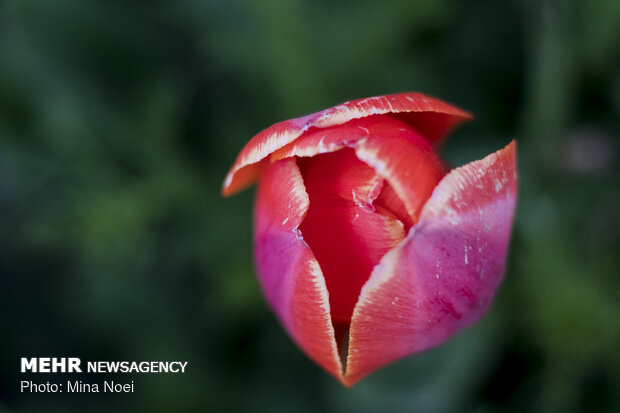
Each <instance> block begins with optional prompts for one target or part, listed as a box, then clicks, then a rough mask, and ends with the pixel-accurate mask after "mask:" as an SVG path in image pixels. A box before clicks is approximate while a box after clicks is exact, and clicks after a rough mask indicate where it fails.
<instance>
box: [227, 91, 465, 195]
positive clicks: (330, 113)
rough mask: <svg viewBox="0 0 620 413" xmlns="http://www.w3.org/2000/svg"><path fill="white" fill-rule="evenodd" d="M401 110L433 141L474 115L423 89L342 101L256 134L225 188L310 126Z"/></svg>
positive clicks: (240, 183)
mask: <svg viewBox="0 0 620 413" xmlns="http://www.w3.org/2000/svg"><path fill="white" fill-rule="evenodd" d="M388 113H393V114H400V115H398V116H400V117H402V119H403V120H405V121H406V122H408V123H409V124H411V125H412V126H414V127H415V128H416V129H418V130H419V131H420V132H421V133H423V134H424V136H425V137H426V138H427V139H428V140H429V141H431V142H436V141H438V140H439V139H441V137H443V136H444V135H445V134H446V133H447V132H448V131H449V130H450V128H452V127H453V126H455V125H456V124H458V123H460V122H462V121H464V120H466V119H469V118H471V116H470V115H469V114H468V113H466V112H463V111H462V110H460V109H457V108H455V107H453V106H450V105H448V104H447V103H444V102H442V101H440V100H438V99H435V98H431V97H428V96H425V95H422V94H420V93H400V94H395V95H385V96H377V97H371V98H365V99H358V100H352V101H349V102H345V103H343V104H341V105H338V106H335V107H333V108H329V109H326V110H323V111H321V112H316V113H313V114H311V115H307V116H303V117H300V118H295V119H291V120H287V121H284V122H280V123H277V124H275V125H273V126H271V127H269V128H267V129H265V130H264V131H262V132H260V133H259V134H258V135H256V136H254V138H252V140H250V142H248V144H247V145H246V146H245V147H244V148H243V150H242V151H241V153H239V156H238V157H237V160H236V161H235V164H234V165H233V167H232V168H231V170H230V171H229V173H228V175H227V176H226V179H225V181H224V187H223V189H222V192H223V193H224V195H231V194H233V193H235V192H237V191H240V190H241V189H243V188H244V187H246V186H247V185H249V184H251V183H252V182H253V181H254V180H255V179H256V177H257V176H258V172H259V170H260V168H259V167H256V166H254V167H251V168H249V169H248V170H246V168H248V167H249V166H252V165H256V164H258V163H261V164H262V163H265V162H264V160H265V159H266V158H267V157H268V156H269V155H270V154H271V153H272V152H274V151H276V150H278V149H280V148H282V147H284V146H285V145H287V144H289V143H291V142H293V141H294V140H295V139H297V138H298V137H300V136H301V135H302V134H303V133H305V132H306V131H308V130H309V129H310V128H327V127H330V126H335V125H341V124H343V123H346V122H348V121H350V120H352V119H358V118H364V117H366V116H370V115H383V114H388Z"/></svg>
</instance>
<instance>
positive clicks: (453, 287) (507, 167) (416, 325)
mask: <svg viewBox="0 0 620 413" xmlns="http://www.w3.org/2000/svg"><path fill="white" fill-rule="evenodd" d="M515 163H516V160H515V143H514V142H512V143H510V144H509V145H508V146H507V147H506V148H504V149H502V150H500V151H498V152H496V153H494V154H491V155H489V156H487V157H486V158H484V159H483V160H480V161H475V162H471V163H469V164H467V165H465V166H463V167H461V168H457V169H455V170H453V171H451V172H450V173H449V174H448V175H447V176H446V177H445V178H444V179H443V180H442V181H441V182H440V183H439V185H438V186H437V188H436V189H435V191H434V192H433V195H432V196H431V198H430V199H429V200H428V202H427V203H426V204H425V206H424V208H423V210H422V213H421V216H420V220H419V222H418V223H417V225H416V226H415V227H414V228H413V230H412V231H410V233H409V235H408V236H407V238H406V239H405V240H404V241H403V242H402V243H401V244H400V245H399V246H398V247H396V248H394V249H393V250H391V251H390V252H389V253H388V254H386V255H385V256H384V257H383V259H382V260H381V262H380V263H379V265H377V267H375V269H374V270H373V273H372V274H371V276H370V279H369V280H368V282H367V283H366V284H365V285H364V288H363V289H362V292H361V294H360V300H359V302H358V303H357V306H356V307H355V310H354V313H353V319H352V323H351V330H350V341H349V353H348V359H347V371H346V375H345V382H346V383H348V384H352V383H354V382H355V381H357V380H359V379H360V378H362V377H364V376H365V375H367V374H368V373H370V372H371V371H373V370H375V369H377V368H379V367H381V366H383V365H385V364H387V363H389V362H391V361H393V360H395V359H397V358H400V357H403V356H406V355H409V354H412V353H415V352H418V351H422V350H425V349H427V348H429V347H432V346H435V345H437V344H439V343H440V342H442V341H443V340H445V339H446V338H448V337H449V336H451V335H452V334H454V333H455V332H457V331H458V330H460V329H462V328H463V327H465V326H467V325H469V324H471V323H472V322H474V321H475V320H476V319H478V318H479V317H480V316H481V315H482V314H483V313H484V311H485V309H486V308H487V306H488V305H489V303H490V301H491V298H492V297H493V295H494V293H495V290H496V288H497V286H498V284H499V282H500V280H501V276H502V273H503V271H504V261H505V258H506V250H507V246H508V240H509V237H510V232H511V224H512V217H513V213H514V206H515V200H516V164H515Z"/></svg>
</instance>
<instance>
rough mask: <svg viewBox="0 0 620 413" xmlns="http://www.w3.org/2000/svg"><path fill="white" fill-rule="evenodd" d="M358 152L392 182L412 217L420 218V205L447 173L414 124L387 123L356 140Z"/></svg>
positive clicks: (415, 220)
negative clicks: (397, 124)
mask: <svg viewBox="0 0 620 413" xmlns="http://www.w3.org/2000/svg"><path fill="white" fill-rule="evenodd" d="M401 125H402V124H401ZM355 153H356V155H357V157H358V158H359V159H361V160H362V161H364V162H365V163H366V164H368V165H370V166H372V167H373V168H374V169H375V171H377V173H378V174H379V175H381V176H383V178H385V179H386V180H387V181H388V182H389V183H390V185H391V186H392V188H393V189H394V191H395V192H396V194H397V195H398V197H399V198H400V199H401V200H402V202H403V204H404V206H405V209H406V210H407V213H408V215H409V217H410V218H411V221H412V222H413V223H415V222H417V220H418V214H419V212H420V209H421V208H422V206H423V205H424V203H425V202H426V200H427V199H428V197H429V196H430V195H431V193H432V192H433V189H434V188H435V187H436V186H437V183H438V182H439V181H440V180H441V178H442V177H443V176H444V174H445V172H444V168H443V166H442V165H441V162H440V160H439V158H437V155H436V154H435V151H434V150H433V147H432V146H431V144H430V143H429V142H428V141H427V140H426V139H424V138H423V137H422V135H420V134H419V133H417V132H416V131H415V130H413V129H411V128H408V127H404V126H400V127H394V125H392V124H390V123H385V124H382V125H381V127H377V128H375V129H374V130H373V133H372V134H371V135H370V136H369V137H367V138H365V139H362V140H360V141H358V142H356V144H355ZM388 195H389V194H388Z"/></svg>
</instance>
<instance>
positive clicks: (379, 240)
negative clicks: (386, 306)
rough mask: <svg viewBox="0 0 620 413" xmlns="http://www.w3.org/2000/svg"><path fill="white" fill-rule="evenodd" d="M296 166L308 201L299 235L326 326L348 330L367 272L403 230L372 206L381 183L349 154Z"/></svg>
mask: <svg viewBox="0 0 620 413" xmlns="http://www.w3.org/2000/svg"><path fill="white" fill-rule="evenodd" d="M298 162H299V165H300V170H301V173H302V176H303V179H304V184H305V186H306V191H307V193H308V195H309V197H310V208H309V210H308V214H307V215H306V218H305V219H304V221H303V223H302V224H301V226H300V230H301V232H302V235H303V238H304V240H305V241H306V243H307V244H308V245H309V246H310V248H311V249H312V252H313V253H314V255H315V256H316V258H317V260H318V261H319V263H320V265H321V269H322V271H323V275H324V277H325V282H326V284H327V289H328V291H329V298H330V308H331V316H332V320H333V321H334V323H342V324H346V325H348V324H349V322H350V320H351V314H352V313H353V307H354V306H355V303H356V302H357V299H358V296H359V293H360V290H361V289H362V286H363V285H364V283H365V282H366V281H367V280H368V277H370V273H371V271H372V269H373V267H374V266H375V265H376V264H378V263H379V261H380V260H381V257H383V256H384V255H385V253H386V252H388V251H389V250H390V249H392V248H393V247H395V246H396V245H397V244H398V243H399V242H400V241H401V240H402V239H403V238H404V236H405V233H404V229H403V224H402V223H401V222H400V221H399V220H398V219H397V218H396V217H394V215H393V214H391V213H390V212H389V211H387V210H386V209H384V208H378V207H375V206H374V205H373V201H374V200H375V199H376V198H377V196H378V195H379V193H380V191H381V187H382V186H383V178H381V177H380V176H378V175H377V174H376V172H375V171H374V169H372V168H371V167H369V166H368V165H366V164H365V163H363V162H362V161H360V160H359V159H357V157H356V156H355V152H354V151H353V150H352V149H343V150H340V151H337V152H334V153H329V154H325V155H317V156H315V157H313V158H306V159H300V160H299V161H298Z"/></svg>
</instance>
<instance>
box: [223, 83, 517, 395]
mask: <svg viewBox="0 0 620 413" xmlns="http://www.w3.org/2000/svg"><path fill="white" fill-rule="evenodd" d="M469 118H470V115H468V114H467V113H465V112H463V111H461V110H459V109H457V108H455V107H453V106H450V105H448V104H446V103H444V102H441V101H439V100H437V99H434V98H431V97H428V96H424V95H422V94H419V93H402V94H397V95H386V96H379V97H372V98H367V99H361V100H354V101H351V102H347V103H344V104H342V105H338V106H335V107H333V108H330V109H326V110H323V111H321V112H317V113H314V114H311V115H308V116H303V117H301V118H296V119H291V120H287V121H284V122H281V123H278V124H275V125H273V126H271V127H269V128H267V129H266V130H264V131H262V132H261V133H259V134H258V135H256V136H255V137H254V138H253V139H252V140H251V141H250V142H249V143H248V144H247V145H246V146H245V148H243V150H242V151H241V153H240V154H239V156H238V157H237V160H236V162H235V164H234V165H233V167H232V169H231V170H230V172H229V173H228V176H227V177H226V181H225V183H224V187H223V193H224V194H225V195H230V194H232V193H235V192H237V191H239V190H241V189H243V188H244V187H246V186H247V185H249V184H251V183H252V182H254V181H255V180H258V181H259V189H258V193H257V198H256V206H255V217H254V222H255V237H254V242H255V245H254V248H255V260H256V266H257V270H258V275H259V278H260V283H261V285H262V288H263V290H264V293H265V296H266V298H267V300H268V302H269V304H270V306H271V307H272V308H273V310H274V311H275V313H276V314H277V316H278V318H279V319H280V321H281V322H282V324H283V325H284V327H285V329H286V330H287V331H288V333H289V334H290V335H291V337H292V338H293V339H294V340H295V341H296V342H297V344H298V345H299V346H300V347H301V348H302V349H303V350H304V351H305V352H306V353H307V354H308V356H310V357H311V358H312V359H313V360H314V361H315V362H316V363H318V364H319V365H321V366H322V367H323V368H324V369H325V370H327V371H328V372H329V373H331V374H332V375H333V376H335V377H336V378H337V379H338V380H340V381H341V382H342V383H344V384H345V385H351V384H353V383H354V382H356V381H357V380H359V379H361V378H362V377H364V376H366V375H367V374H369V373H370V372H372V371H373V370H375V369H377V368H379V367H381V366H383V365H385V364H387V363H390V362H391V361H393V360H395V359H398V358H400V357H403V356H406V355H410V354H413V353H416V352H419V351H422V350H425V349H428V348H430V347H433V346H435V345H437V344H439V343H441V342H443V341H444V340H446V339H447V338H448V337H450V336H452V335H453V334H454V333H455V332H457V331H458V330H460V329H462V328H464V327H466V326H467V325H469V324H471V323H473V322H474V321H476V320H477V319H478V318H479V317H480V316H481V315H482V314H483V313H484V312H485V310H486V309H487V307H488V306H489V304H490V302H491V299H492V298H493V295H494V293H495V290H496V289H497V287H498V284H499V282H500V280H501V277H502V274H503V271H504V264H505V259H506V250H507V246H508V240H509V237H510V232H511V225H512V218H513V213H514V206H515V199H516V165H515V143H514V142H511V143H510V144H509V145H508V146H506V147H505V148H504V149H501V150H499V151H497V152H495V153H493V154H491V155H488V156H487V157H486V158H484V159H482V160H479V161H475V162H471V163H469V164H467V165H465V166H462V167H459V168H455V169H452V170H449V168H448V167H447V166H446V165H445V164H443V163H442V162H441V161H440V159H439V158H438V157H437V154H436V152H435V149H434V148H435V146H436V144H437V142H438V141H440V140H441V138H442V137H443V136H444V135H445V134H446V133H447V132H448V131H449V130H450V129H451V128H452V127H454V126H455V125H457V124H458V123H460V122H462V121H464V120H467V119H469ZM341 354H342V358H341Z"/></svg>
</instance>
